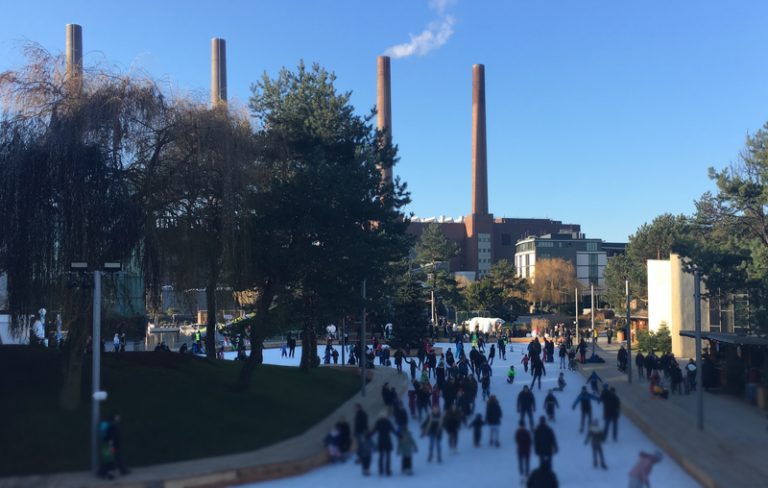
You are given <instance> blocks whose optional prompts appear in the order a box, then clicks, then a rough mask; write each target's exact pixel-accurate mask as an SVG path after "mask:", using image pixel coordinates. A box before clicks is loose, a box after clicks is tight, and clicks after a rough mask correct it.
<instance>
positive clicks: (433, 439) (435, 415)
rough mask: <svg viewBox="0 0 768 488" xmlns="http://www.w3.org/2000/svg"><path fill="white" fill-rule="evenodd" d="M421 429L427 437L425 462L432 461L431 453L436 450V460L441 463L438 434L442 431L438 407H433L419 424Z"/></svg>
mask: <svg viewBox="0 0 768 488" xmlns="http://www.w3.org/2000/svg"><path fill="white" fill-rule="evenodd" d="M421 431H422V433H423V434H425V435H427V436H428V437H429V457H427V462H428V463H431V462H432V455H433V454H434V452H435V451H437V462H438V463H442V462H443V458H442V454H441V452H440V436H441V434H442V431H443V421H442V419H441V418H440V409H439V408H433V409H432V413H431V414H430V416H429V417H427V419H426V420H425V421H424V423H423V424H421Z"/></svg>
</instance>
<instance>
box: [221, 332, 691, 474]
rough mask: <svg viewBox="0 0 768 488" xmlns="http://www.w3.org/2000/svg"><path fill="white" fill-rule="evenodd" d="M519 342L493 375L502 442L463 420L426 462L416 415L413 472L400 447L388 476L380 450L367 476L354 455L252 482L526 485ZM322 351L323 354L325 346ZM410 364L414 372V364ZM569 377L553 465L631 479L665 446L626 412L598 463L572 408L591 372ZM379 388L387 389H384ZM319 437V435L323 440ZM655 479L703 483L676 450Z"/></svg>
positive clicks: (552, 373)
mask: <svg viewBox="0 0 768 488" xmlns="http://www.w3.org/2000/svg"><path fill="white" fill-rule="evenodd" d="M439 345H440V346H443V348H444V350H446V348H447V347H450V345H448V344H439ZM324 347H325V346H321V347H320V348H319V349H324ZM512 347H513V349H514V350H513V352H511V353H510V352H508V353H507V360H506V361H503V360H501V359H500V358H499V357H497V358H496V360H495V361H494V364H493V377H492V380H491V394H494V395H496V396H497V397H498V398H499V401H500V403H501V408H502V411H503V417H502V425H501V432H500V438H501V448H495V447H490V446H489V445H488V437H489V431H488V428H487V427H485V430H484V431H483V443H482V445H481V447H479V448H476V447H474V446H473V445H472V431H471V429H469V428H464V429H462V430H461V432H460V434H459V446H458V453H457V454H450V453H449V452H448V442H447V441H448V439H447V436H446V435H443V439H442V452H443V462H442V464H437V463H435V462H432V463H427V454H428V449H429V446H428V443H427V441H428V439H427V438H419V437H418V434H419V432H420V427H419V425H420V424H419V422H418V420H414V419H411V421H410V430H411V432H412V433H413V434H414V437H416V440H417V443H418V445H419V451H418V453H416V454H415V456H414V458H413V466H414V475H413V476H406V475H403V474H401V473H400V457H399V456H397V454H396V451H393V452H392V477H381V476H379V475H378V455H376V454H374V457H373V460H372V462H371V476H370V477H368V478H364V477H363V475H362V471H361V468H360V465H359V464H355V463H354V461H353V459H350V460H348V461H347V462H346V463H343V464H334V465H327V466H323V467H321V468H318V469H316V470H313V471H310V472H309V473H306V474H304V475H301V476H296V477H292V478H285V479H282V480H275V481H268V482H263V483H257V484H252V485H248V486H251V487H253V488H264V487H269V488H272V487H274V488H293V487H296V488H299V487H301V488H303V487H307V486H311V487H312V488H324V487H333V488H340V487H342V486H349V485H350V484H354V483H360V482H363V480H365V481H364V486H365V487H366V488H368V487H376V486H394V485H396V486H398V488H410V487H419V488H421V487H423V486H425V483H427V484H428V485H427V486H469V485H472V486H482V487H493V486H520V476H519V474H518V469H517V455H516V448H515V442H514V433H515V430H516V429H517V425H518V420H519V417H518V415H517V414H516V411H515V410H516V402H517V394H518V393H519V392H520V390H521V389H522V386H523V384H525V382H526V380H527V381H528V382H529V383H528V384H529V385H530V381H531V376H530V373H524V372H523V366H522V364H520V359H521V357H522V350H523V347H524V345H522V344H513V345H512ZM508 348H509V346H508ZM320 355H321V357H322V354H320ZM233 357H234V354H229V358H233ZM300 357H301V348H300V347H297V349H296V356H295V357H294V358H283V357H281V354H280V349H267V350H265V351H264V361H265V362H266V363H269V364H278V365H286V366H297V365H298V363H299V359H300ZM510 364H514V365H515V369H516V370H517V378H516V380H515V383H514V384H513V385H510V384H507V382H506V371H507V369H508V368H509V365H510ZM558 364H559V362H558V358H557V357H555V363H547V364H546V367H547V375H546V376H545V377H544V378H543V381H542V383H541V386H542V388H541V390H538V388H537V389H535V390H534V395H535V396H536V407H537V410H536V412H535V420H536V423H538V417H539V416H540V415H543V414H544V412H543V407H542V404H543V401H544V396H546V394H547V390H548V389H550V388H554V387H555V386H556V383H557V376H558V373H559V370H558ZM405 366H406V374H407V365H405ZM377 367H378V366H377ZM565 379H566V381H567V383H568V386H567V387H566V388H565V391H563V392H555V394H556V395H557V398H558V401H559V403H560V409H559V410H557V412H556V416H555V418H556V421H555V422H554V423H552V424H550V425H551V426H552V428H553V429H554V430H555V435H556V436H557V442H558V444H559V447H560V450H559V453H558V454H556V455H555V456H554V460H553V468H554V471H555V473H556V475H557V478H558V480H559V482H560V486H562V487H590V488H603V487H604V488H614V487H617V486H627V484H628V474H627V473H628V472H629V470H630V469H631V468H632V466H633V465H634V463H635V462H636V460H637V455H638V452H639V451H640V450H646V451H649V452H653V451H654V450H656V449H658V447H656V446H655V445H654V444H653V443H652V442H651V441H650V439H648V437H646V436H645V434H643V433H642V432H641V431H640V429H638V428H637V427H636V426H635V425H634V424H632V423H631V422H630V421H629V420H627V419H626V418H625V417H623V416H622V417H621V418H620V420H619V440H618V442H613V441H612V440H609V441H608V442H606V443H605V444H604V446H603V451H604V453H605V462H606V464H607V466H608V470H607V471H603V470H602V469H594V468H593V467H592V450H591V448H590V447H589V446H588V445H585V444H584V434H579V411H578V407H577V408H576V410H572V409H571V406H572V405H573V402H574V400H575V398H576V395H577V394H578V392H579V391H580V389H581V386H582V385H583V384H584V379H583V377H582V376H581V374H579V373H578V372H569V371H565ZM433 381H434V379H433ZM373 393H374V394H377V395H378V394H380V392H373ZM477 398H478V399H477V402H476V408H475V412H476V413H482V414H483V415H485V402H484V401H483V400H482V395H481V394H480V393H478V397H477ZM403 403H404V404H405V405H406V408H407V405H408V400H407V396H405V397H404V398H403ZM593 414H594V415H595V418H599V419H601V425H602V406H600V405H597V404H593ZM369 415H371V412H369ZM375 420H376V419H375V418H369V421H370V422H371V424H373V422H375ZM347 421H348V422H350V424H352V419H347ZM318 442H320V441H319V440H318ZM374 442H375V441H374ZM395 445H396V444H395ZM536 466H538V458H537V457H536V456H535V454H532V455H531V471H533V469H535V468H536ZM651 486H674V487H676V488H687V487H697V486H699V485H698V483H696V481H695V480H693V479H692V478H691V477H690V476H688V475H687V474H686V473H685V472H684V471H683V470H682V468H680V466H678V465H677V464H676V463H675V462H674V461H673V460H672V459H670V458H669V456H665V458H664V460H663V461H662V462H661V463H659V464H657V465H656V466H655V467H654V468H653V472H652V474H651Z"/></svg>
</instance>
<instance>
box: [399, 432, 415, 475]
mask: <svg viewBox="0 0 768 488" xmlns="http://www.w3.org/2000/svg"><path fill="white" fill-rule="evenodd" d="M418 450H419V448H418V447H417V446H416V441H415V440H413V436H412V435H411V432H410V431H409V430H408V427H407V426H406V428H405V429H404V430H403V431H401V432H400V438H399V439H398V441H397V453H398V454H400V456H401V458H402V459H401V469H402V472H403V474H407V475H413V453H414V452H418Z"/></svg>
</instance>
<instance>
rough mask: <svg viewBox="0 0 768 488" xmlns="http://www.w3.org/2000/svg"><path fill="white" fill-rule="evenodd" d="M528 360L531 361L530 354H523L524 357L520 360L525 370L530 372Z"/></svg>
mask: <svg viewBox="0 0 768 488" xmlns="http://www.w3.org/2000/svg"><path fill="white" fill-rule="evenodd" d="M528 361H530V358H529V357H528V354H523V359H521V360H520V362H521V363H523V370H524V371H525V372H526V373H527V372H528Z"/></svg>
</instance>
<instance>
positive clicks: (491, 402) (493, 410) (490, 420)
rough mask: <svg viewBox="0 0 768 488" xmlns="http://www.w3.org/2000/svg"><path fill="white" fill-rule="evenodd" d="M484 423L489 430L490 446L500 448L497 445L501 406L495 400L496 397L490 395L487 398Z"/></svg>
mask: <svg viewBox="0 0 768 488" xmlns="http://www.w3.org/2000/svg"><path fill="white" fill-rule="evenodd" d="M485 423H487V424H488V427H490V428H491V445H492V446H496V447H501V444H500V443H499V425H501V405H499V400H497V399H496V395H491V396H490V398H488V403H487V404H486V406H485Z"/></svg>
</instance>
